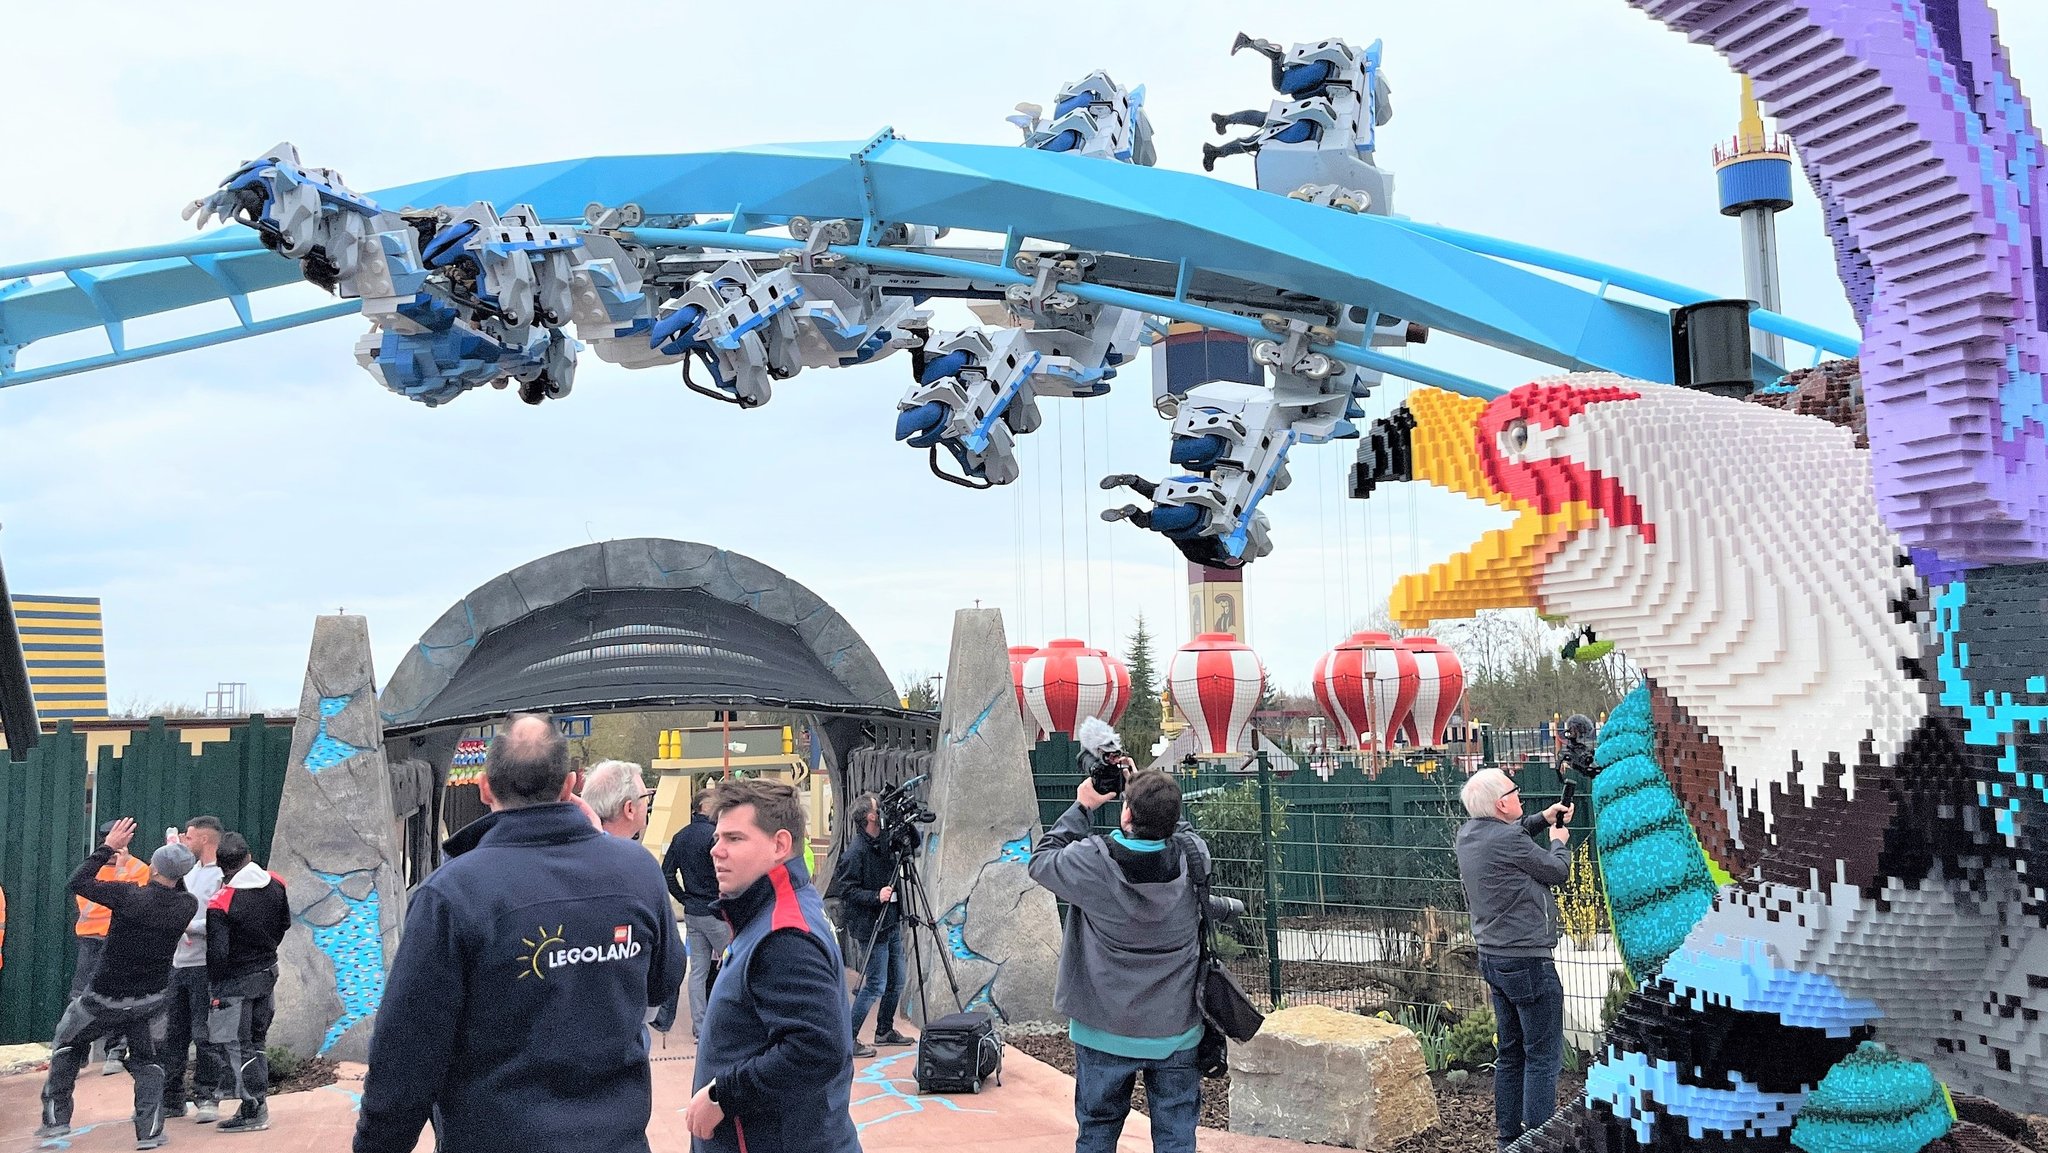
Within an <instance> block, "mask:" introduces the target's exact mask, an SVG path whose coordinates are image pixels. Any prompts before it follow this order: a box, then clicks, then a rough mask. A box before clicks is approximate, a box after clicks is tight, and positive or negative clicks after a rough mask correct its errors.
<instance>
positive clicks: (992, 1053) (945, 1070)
mask: <svg viewBox="0 0 2048 1153" xmlns="http://www.w3.org/2000/svg"><path fill="white" fill-rule="evenodd" d="M990 1077H994V1078H995V1082H996V1084H998V1085H1000V1084H1002V1083H1003V1043H1002V1042H1001V1041H1000V1040H998V1039H997V1038H996V1023H995V1019H994V1018H993V1017H991V1016H990V1015H989V1014H987V1013H979V1012H973V1013H953V1014H950V1015H948V1016H944V1017H941V1018H939V1019H938V1020H936V1021H932V1022H930V1023H929V1024H927V1025H925V1027H924V1029H923V1031H922V1032H920V1033H919V1034H918V1038H917V1091H918V1092H920V1093H979V1092H981V1085H982V1082H983V1081H985V1080H987V1079H989V1078H990Z"/></svg>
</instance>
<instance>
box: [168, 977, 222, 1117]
mask: <svg viewBox="0 0 2048 1153" xmlns="http://www.w3.org/2000/svg"><path fill="white" fill-rule="evenodd" d="M212 1012H213V989H212V987H211V986H210V985H209V984H208V983H207V980H206V966H204V965H193V966H191V967H189V968H184V969H172V970H171V1005H170V1013H169V1017H168V1024H167V1026H166V1029H165V1033H164V1049H163V1060H164V1113H165V1114H166V1115H168V1116H172V1117H179V1116H183V1115H184V1112H185V1100H186V1098H185V1050H186V1049H187V1048H189V1047H191V1046H193V1045H195V1044H196V1045H197V1046H198V1047H199V1060H198V1061H197V1062H196V1063H195V1064H194V1065H193V1067H192V1097H191V1099H192V1100H194V1101H219V1100H220V1092H221V1087H222V1086H223V1085H225V1084H227V1083H228V1076H227V1072H228V1071H227V1059H226V1057H225V1056H224V1055H223V1054H222V1053H221V1047H220V1046H219V1045H216V1044H214V1043H213V1038H212V1037H211V1036H210V1035H209V1033H208V1032H207V1025H206V1019H207V1017H208V1015H209V1014H211V1013H212Z"/></svg>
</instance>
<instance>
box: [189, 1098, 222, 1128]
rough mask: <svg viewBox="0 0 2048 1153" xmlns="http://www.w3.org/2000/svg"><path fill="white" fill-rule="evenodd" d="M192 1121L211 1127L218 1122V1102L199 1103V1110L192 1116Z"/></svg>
mask: <svg viewBox="0 0 2048 1153" xmlns="http://www.w3.org/2000/svg"><path fill="white" fill-rule="evenodd" d="M192 1120H193V1121H194V1122H196V1123H198V1124H200V1125H211V1124H213V1123H214V1122H215V1121H218V1120H220V1102H218V1101H201V1102H200V1103H199V1110H198V1111H197V1112H196V1113H194V1114H193V1115H192Z"/></svg>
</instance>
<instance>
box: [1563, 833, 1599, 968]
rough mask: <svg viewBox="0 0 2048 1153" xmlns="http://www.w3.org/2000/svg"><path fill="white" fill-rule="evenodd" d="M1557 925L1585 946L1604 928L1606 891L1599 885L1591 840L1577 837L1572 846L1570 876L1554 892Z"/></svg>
mask: <svg viewBox="0 0 2048 1153" xmlns="http://www.w3.org/2000/svg"><path fill="white" fill-rule="evenodd" d="M1557 919H1558V923H1559V927H1560V928H1562V929H1563V930H1564V931H1565V934H1566V935H1567V936H1569V937H1570V938H1571V939H1572V943H1573V944H1576V945H1577V946H1578V947H1579V948H1581V949H1584V948H1586V947H1588V946H1590V945H1591V944H1592V943H1593V937H1594V936H1595V935H1596V934H1598V933H1601V932H1603V931H1605V930H1606V929H1607V927H1608V926H1607V894H1606V893H1604V892H1602V891H1601V888H1600V866H1599V864H1598V863H1597V862H1595V861H1594V860H1593V843H1592V842H1591V841H1580V842H1579V847H1578V848H1576V849H1574V850H1572V871H1571V876H1570V877H1569V878H1567V879H1566V880H1565V883H1564V887H1563V888H1561V889H1559V890H1558V893H1557Z"/></svg>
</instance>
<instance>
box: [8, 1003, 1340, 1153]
mask: <svg viewBox="0 0 2048 1153" xmlns="http://www.w3.org/2000/svg"><path fill="white" fill-rule="evenodd" d="M660 1040H661V1038H660V1037H659V1036H657V1037H656V1038H655V1041H656V1046H655V1049H654V1118H653V1121H652V1122H651V1123H650V1124H649V1125H648V1127H647V1137H648V1141H649V1144H651V1145H652V1146H653V1149H654V1153H688V1150H689V1148H690V1137H689V1133H688V1131H687V1130H685V1129H684V1128H683V1106H684V1105H686V1104H688V1103H689V1099H690V1081H691V1074H692V1072H693V1070H694V1068H695V1060H696V1052H695V1046H693V1045H692V1044H691V1043H690V1041H689V1039H688V1037H687V1036H685V1035H683V1034H681V1033H678V1034H677V1035H676V1036H675V1037H673V1038H671V1039H670V1041H669V1043H668V1046H667V1047H666V1048H663V1047H661V1045H660ZM916 1062H917V1056H916V1050H915V1049H914V1048H903V1049H884V1050H882V1051H881V1052H880V1053H878V1054H877V1055H876V1056H874V1057H872V1058H869V1059H868V1060H865V1061H859V1062H856V1063H855V1069H854V1082H853V1118H854V1121H855V1123H856V1124H857V1125H859V1127H860V1138H861V1146H862V1148H863V1149H864V1150H865V1151H866V1153H928V1151H930V1150H935V1149H936V1150H945V1151H947V1153H961V1151H966V1150H975V1151H987V1153H1026V1151H1030V1153H1040V1151H1043V1153H1058V1151H1061V1150H1070V1149H1072V1148H1073V1147H1074V1081H1073V1078H1071V1077H1069V1076H1067V1075H1066V1074H1064V1073H1061V1072H1060V1071H1058V1070H1057V1069H1054V1068H1053V1067H1052V1066H1050V1065H1046V1064H1044V1063H1043V1062H1040V1061H1037V1060H1034V1059H1032V1058H1031V1057H1029V1056H1026V1055H1025V1054H1023V1053H1021V1052H1019V1051H1017V1050H1016V1049H1008V1050H1006V1051H1005V1052H1004V1055H1003V1083H1002V1085H1001V1086H999V1087H991V1088H987V1089H984V1090H983V1091H982V1092H981V1093H980V1094H979V1095H974V1094H959V1095H955V1096H947V1097H926V1096H919V1095H918V1092H917V1081H916V1078H915V1076H914V1074H913V1068H914V1066H915V1065H916ZM341 1071H342V1073H343V1077H342V1079H341V1080H339V1081H337V1082H336V1083H335V1084H333V1085H329V1086H327V1087H325V1088H322V1089H316V1090H314V1091H312V1092H310V1093H290V1094H286V1095H284V1096H280V1097H272V1098H271V1099H270V1128H269V1130H268V1131H266V1132H264V1133H262V1134H260V1135H252V1136H241V1135H237V1134H232V1133H217V1132H215V1130H214V1127H213V1126H211V1125H197V1124H194V1123H193V1122H190V1121H186V1120H182V1119H181V1120H175V1121H172V1122H171V1123H170V1129H169V1133H170V1138H171V1140H170V1143H169V1144H168V1145H166V1146H165V1148H166V1149H187V1150H218V1151H226V1150H234V1149H244V1150H247V1151H248V1153H272V1151H276V1153H300V1151H305V1153H345V1151H346V1150H347V1149H348V1148H349V1140H350V1137H351V1135H352V1134H353V1133H354V1132H355V1114H356V1107H357V1103H358V1102H359V1101H360V1099H361V1096H360V1095H361V1092H362V1067H361V1066H359V1065H357V1066H350V1065H344V1066H342V1070H341ZM42 1084H43V1075H42V1073H41V1072H40V1071H37V1072H28V1073H17V1074H15V1075H13V1076H8V1077H0V1153H26V1151H29V1150H45V1149H75V1150H79V1151H80V1153H91V1151H97V1150H115V1149H130V1148H133V1146H134V1142H135V1131H134V1129H133V1128H132V1127H131V1126H130V1124H129V1120H128V1116H129V1108H130V1103H131V1101H132V1094H133V1089H132V1085H131V1083H130V1081H129V1079H128V1077H127V1076H126V1075H125V1074H123V1075H118V1076H113V1077H102V1076H100V1075H99V1070H98V1069H97V1067H94V1068H89V1069H87V1070H86V1071H85V1074H84V1075H83V1076H81V1077H80V1078H79V1081H78V1093H77V1102H78V1106H77V1110H76V1113H75V1115H74V1118H73V1120H74V1124H75V1125H76V1128H75V1129H74V1130H73V1131H72V1135H71V1136H70V1137H67V1138H62V1139H58V1140H49V1141H38V1140H36V1139H35V1138H34V1137H33V1136H31V1134H32V1133H33V1132H34V1130H35V1127H36V1121H37V1118H38V1117H39V1115H40V1110H41V1104H40V1101H41V1092H42ZM505 1136H506V1143H507V1148H515V1147H517V1145H518V1141H517V1136H518V1135H517V1134H512V1133H507V1134H506V1135H505ZM1196 1143H1197V1144H1198V1145H1199V1147H1200V1148H1201V1149H1202V1150H1204V1151H1206V1153H1301V1151H1306V1150H1309V1149H1310V1148H1311V1146H1308V1145H1302V1144H1298V1143H1296V1142H1292V1141H1276V1140H1271V1139H1267V1138H1260V1137H1242V1136H1238V1135H1236V1134H1232V1133H1222V1132H1217V1131H1215V1130H1210V1129H1203V1130H1200V1131H1199V1133H1198V1135H1197V1139H1196ZM1151 1148H1152V1142H1151V1130H1150V1128H1149V1127H1148V1125H1147V1123H1146V1120H1145V1118H1144V1117H1143V1116H1141V1115H1139V1114H1137V1113H1133V1114H1131V1119H1130V1121H1129V1123H1128V1124H1126V1125H1125V1127H1124V1139H1123V1141H1122V1143H1121V1144H1120V1145H1119V1146H1118V1149H1119V1151H1120V1153H1149V1150H1150V1149H1151ZM432 1150H433V1135H432V1132H431V1131H428V1132H427V1133H425V1134H423V1135H422V1137H421V1139H420V1143H419V1146H418V1153H432Z"/></svg>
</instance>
